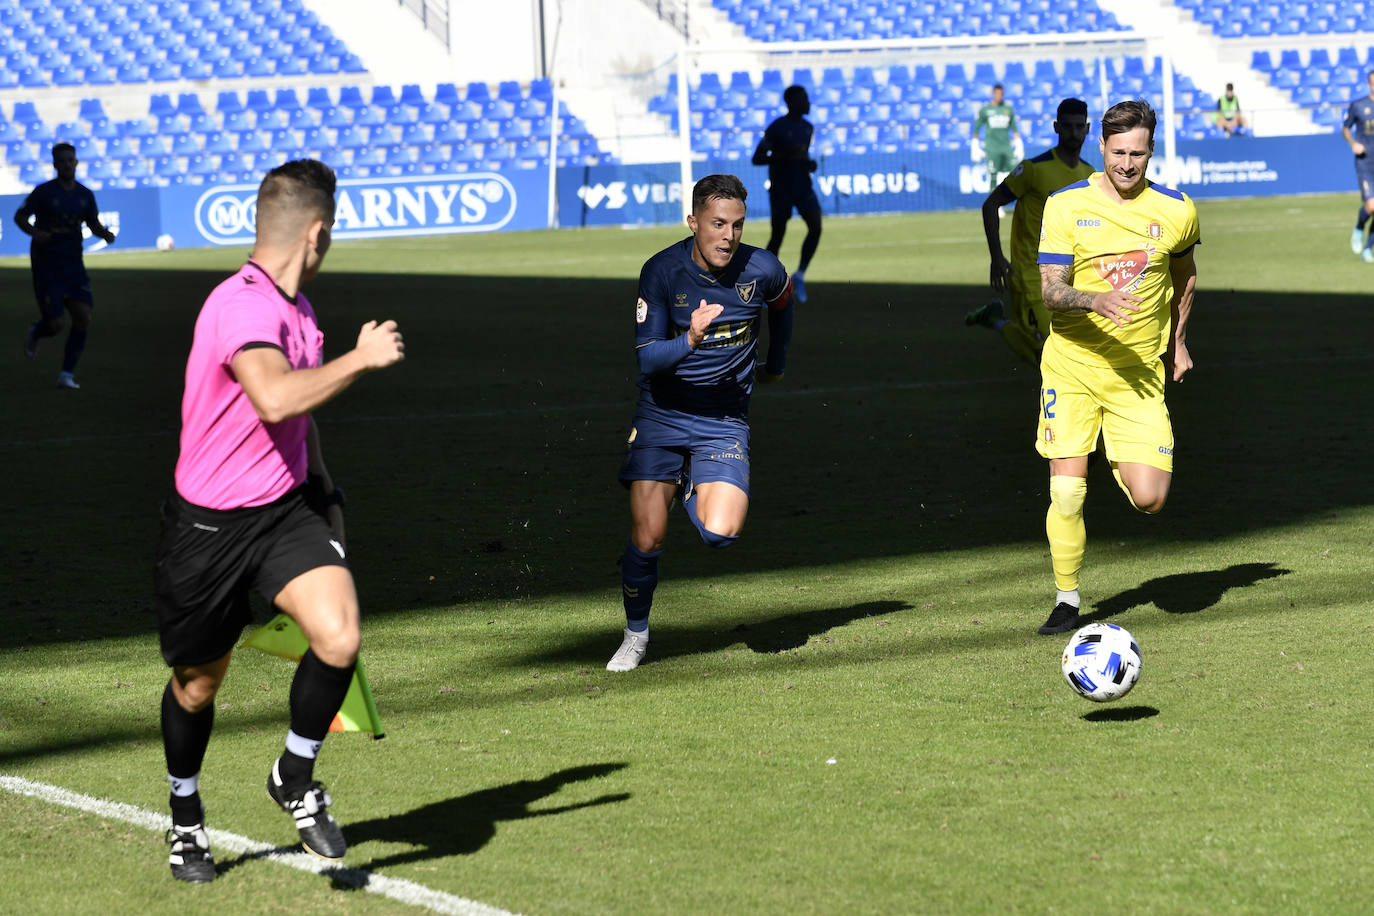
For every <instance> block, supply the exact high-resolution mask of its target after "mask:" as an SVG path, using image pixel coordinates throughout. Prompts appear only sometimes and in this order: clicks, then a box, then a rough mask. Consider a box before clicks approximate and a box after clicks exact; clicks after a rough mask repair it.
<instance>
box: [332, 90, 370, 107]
mask: <svg viewBox="0 0 1374 916" xmlns="http://www.w3.org/2000/svg"><path fill="white" fill-rule="evenodd" d="M339 107H340V108H354V109H356V108H365V107H367V102H366V101H364V100H363V91H362V89H360V88H359V87H357V86H340V87H339Z"/></svg>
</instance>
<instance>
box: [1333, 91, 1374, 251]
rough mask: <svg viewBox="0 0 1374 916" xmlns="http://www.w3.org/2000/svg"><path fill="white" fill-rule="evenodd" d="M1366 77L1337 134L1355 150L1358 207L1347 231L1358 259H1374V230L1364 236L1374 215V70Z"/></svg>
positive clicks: (1351, 149) (1351, 246)
mask: <svg viewBox="0 0 1374 916" xmlns="http://www.w3.org/2000/svg"><path fill="white" fill-rule="evenodd" d="M1367 79H1368V82H1369V94H1368V95H1366V96H1362V97H1360V98H1358V99H1356V100H1355V101H1353V102H1351V103H1350V107H1349V108H1348V109H1346V112H1345V124H1344V125H1343V126H1342V127H1341V136H1342V137H1345V142H1346V143H1348V144H1350V151H1351V152H1352V153H1354V154H1355V183H1356V184H1357V185H1359V187H1360V209H1359V210H1358V211H1357V212H1356V214H1355V231H1354V232H1352V233H1351V234H1350V250H1351V251H1353V252H1354V253H1355V254H1357V255H1359V256H1360V258H1361V259H1362V260H1364V261H1366V262H1374V233H1370V234H1369V238H1368V240H1366V239H1365V230H1366V228H1367V227H1368V226H1369V219H1370V217H1371V216H1374V156H1371V155H1370V154H1369V153H1370V149H1369V148H1370V146H1371V145H1374V72H1371V73H1370V74H1369V76H1368V78H1367ZM1352 128H1353V129H1352Z"/></svg>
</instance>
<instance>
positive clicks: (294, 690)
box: [277, 650, 354, 787]
mask: <svg viewBox="0 0 1374 916" xmlns="http://www.w3.org/2000/svg"><path fill="white" fill-rule="evenodd" d="M353 668H354V665H351V664H350V665H349V666H348V667H346V668H336V667H334V666H333V665H329V664H326V663H325V662H322V661H320V658H319V656H317V655H316V654H315V652H314V650H307V651H306V653H305V656H304V657H302V658H301V663H300V665H299V666H298V667H297V668H296V676H295V678H293V679H292V681H291V731H293V732H295V733H296V734H297V735H299V736H300V737H302V738H305V739H307V740H309V741H323V740H324V738H325V735H327V734H329V725H330V723H331V722H333V721H334V716H335V715H336V714H337V713H338V711H339V707H340V706H342V705H343V701H344V696H346V695H347V694H348V685H349V684H351V683H352V682H353ZM314 767H315V761H314V759H313V758H310V757H302V756H301V755H299V754H293V753H292V752H291V751H289V750H288V751H284V752H283V753H282V755H281V758H280V760H279V761H278V763H277V774H278V775H279V776H281V781H282V784H283V785H287V786H292V787H299V786H301V785H302V784H304V783H308V782H309V781H310V778H311V775H312V773H313V771H314Z"/></svg>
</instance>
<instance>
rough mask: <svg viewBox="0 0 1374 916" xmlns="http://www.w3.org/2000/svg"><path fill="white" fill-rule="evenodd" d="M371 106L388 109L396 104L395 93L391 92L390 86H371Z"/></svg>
mask: <svg viewBox="0 0 1374 916" xmlns="http://www.w3.org/2000/svg"><path fill="white" fill-rule="evenodd" d="M371 104H373V105H375V106H378V107H381V108H390V107H391V106H392V105H395V104H396V93H394V92H393V91H392V90H391V87H390V86H386V85H376V86H373V87H372V100H371Z"/></svg>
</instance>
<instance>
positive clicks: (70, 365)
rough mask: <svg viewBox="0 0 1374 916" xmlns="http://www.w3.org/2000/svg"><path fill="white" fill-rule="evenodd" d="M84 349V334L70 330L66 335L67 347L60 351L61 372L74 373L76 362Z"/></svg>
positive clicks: (73, 329)
mask: <svg viewBox="0 0 1374 916" xmlns="http://www.w3.org/2000/svg"><path fill="white" fill-rule="evenodd" d="M85 349H86V332H85V331H78V330H77V329H76V328H72V329H71V332H70V333H68V334H67V346H66V349H64V350H63V351H62V371H63V372H75V371H76V361H77V360H79V359H80V358H81V351H82V350H85Z"/></svg>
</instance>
